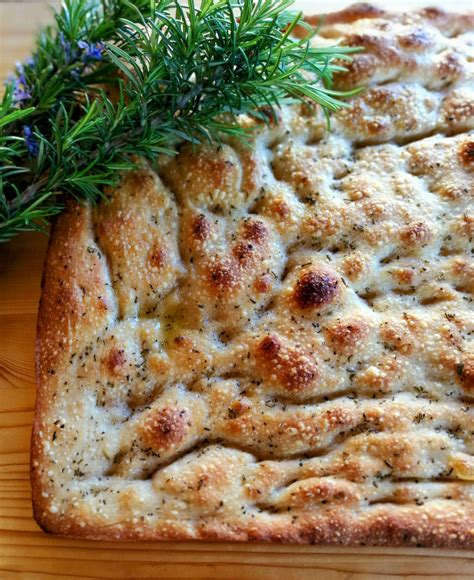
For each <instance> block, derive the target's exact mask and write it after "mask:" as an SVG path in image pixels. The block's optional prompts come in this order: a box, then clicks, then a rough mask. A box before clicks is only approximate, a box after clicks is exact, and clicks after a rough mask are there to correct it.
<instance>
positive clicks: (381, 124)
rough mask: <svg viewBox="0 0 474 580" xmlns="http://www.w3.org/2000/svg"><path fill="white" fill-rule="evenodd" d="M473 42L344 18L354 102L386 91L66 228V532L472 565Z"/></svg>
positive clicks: (263, 131) (53, 282)
mask: <svg viewBox="0 0 474 580" xmlns="http://www.w3.org/2000/svg"><path fill="white" fill-rule="evenodd" d="M313 21H314V23H316V22H317V21H318V19H317V18H314V19H313ZM473 28H474V23H473V17H472V15H450V14H446V13H444V12H441V11H439V10H434V9H426V10H422V11H419V12H415V13H411V14H405V15H399V14H398V15H397V14H392V13H387V12H385V11H382V10H380V9H378V8H374V7H371V6H368V5H355V6H353V7H350V8H348V9H347V10H344V11H342V12H340V13H336V14H333V15H328V16H327V18H326V19H325V21H324V25H323V26H322V27H321V29H320V31H319V35H318V37H317V38H316V39H315V42H316V43H320V44H327V43H329V44H334V43H336V42H342V43H343V44H349V45H362V46H364V48H365V51H364V52H363V53H360V54H357V55H356V56H355V59H354V62H353V63H352V65H351V67H350V70H349V73H348V75H347V76H341V77H340V78H339V79H336V83H337V85H338V87H342V88H347V87H348V86H354V85H359V84H362V85H365V86H366V87H367V89H366V90H365V91H364V92H363V93H362V94H360V95H358V96H356V97H354V98H352V99H351V101H350V106H349V107H348V108H347V109H345V110H343V111H341V112H340V113H337V114H335V115H334V116H333V118H332V131H331V132H328V130H327V128H326V125H325V119H324V116H323V115H322V113H321V111H319V110H318V109H314V108H312V107H310V106H309V105H308V106H307V105H305V106H294V107H291V108H286V109H284V110H282V111H281V113H280V116H281V118H280V120H279V121H280V122H279V123H278V125H277V126H273V127H265V126H256V127H255V142H254V145H253V147H252V148H251V149H249V148H246V147H243V146H242V145H240V144H238V143H236V142H233V141H229V142H227V143H226V144H223V145H221V146H211V145H204V146H202V147H199V148H193V147H191V146H188V145H183V146H181V147H180V149H179V151H178V154H177V155H176V157H174V158H163V159H160V160H159V163H158V170H157V171H154V170H152V169H151V168H150V167H149V166H148V165H147V164H146V163H142V164H141V166H140V168H139V169H138V170H137V171H136V172H134V173H131V174H128V175H126V176H124V178H123V180H122V182H121V184H120V186H119V187H118V188H117V189H116V190H114V191H110V192H108V194H107V195H108V197H109V200H108V202H107V203H105V202H104V203H101V204H100V205H99V206H98V207H95V208H92V207H90V206H88V205H84V206H82V205H79V204H70V205H69V206H68V208H67V210H66V211H65V212H64V213H63V214H62V215H61V217H60V218H59V219H58V220H57V222H56V224H55V226H54V228H53V233H52V236H51V240H50V246H49V250H48V256H47V259H46V264H45V270H44V279H43V291H42V299H41V305H40V311H39V318H38V333H37V348H36V366H37V389H38V391H37V406H36V414H35V422H34V428H33V436H32V453H31V477H32V487H33V502H34V513H35V518H36V520H37V521H38V523H39V524H40V525H41V526H42V527H43V528H44V529H45V530H47V531H50V532H54V533H58V534H62V535H68V536H77V537H85V538H95V539H120V540H124V539H133V540H141V539H212V540H254V541H278V542H304V543H317V544H344V545H353V544H367V545H390V546H399V545H405V546H433V547H434V546H436V547H447V548H473V547H474V501H473V499H474V486H473V483H472V481H473V480H474V457H473V451H474V444H473V432H474V415H473V411H472V400H473V396H474V341H473V336H474V307H473V293H474V244H473V239H474V203H473V197H474V180H473V168H474V135H473V134H472V129H473V128H474V110H473V103H474V99H473V97H474V84H473V70H474V64H473V62H474V61H473V54H474V49H473V47H474V30H473ZM242 122H243V123H252V121H251V120H250V119H242Z"/></svg>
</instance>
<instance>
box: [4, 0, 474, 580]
mask: <svg viewBox="0 0 474 580" xmlns="http://www.w3.org/2000/svg"><path fill="white" fill-rule="evenodd" d="M422 3H423V2H421V4H422ZM297 4H298V6H299V7H302V8H304V9H306V10H308V11H310V12H316V11H322V10H325V9H326V10H327V9H328V6H330V7H331V8H332V9H335V8H339V7H341V6H342V5H343V4H344V2H340V1H338V0H334V1H333V2H328V0H325V1H324V2H320V3H318V4H317V3H316V2H314V3H313V2H298V3H297ZM416 4H418V5H419V4H420V2H416ZM407 5H408V6H413V5H415V2H409V1H407V0H399V1H398V2H397V7H400V8H402V7H406V6H407ZM469 6H471V2H470V1H465V0H463V1H459V0H458V2H457V3H456V9H458V10H461V9H463V8H464V9H468V7H469ZM48 18H49V12H48V9H47V7H46V3H45V2H0V81H3V79H4V78H5V77H6V74H7V71H8V70H9V69H11V68H12V65H13V64H14V63H15V61H17V60H20V59H22V58H24V57H25V56H26V55H27V53H28V50H29V49H30V47H31V44H32V39H33V33H34V31H35V29H36V28H37V27H38V26H39V23H41V22H45V21H47V20H48ZM46 246H47V239H46V238H45V237H44V236H41V235H36V234H25V235H22V236H19V237H17V238H16V239H15V240H14V241H13V242H11V243H9V244H6V245H3V246H0V578H1V579H4V578H5V579H6V578H13V577H15V578H18V577H21V578H35V579H42V578H53V577H56V578H61V579H62V578H183V577H186V578H261V579H266V578H268V579H270V578H271V579H276V580H279V579H281V580H297V579H298V580H299V579H308V578H318V577H324V578H325V580H333V579H337V580H339V579H348V578H354V579H356V578H382V577H383V578H384V579H387V580H388V579H390V578H400V577H406V578H410V577H415V576H416V577H418V578H427V577H430V578H453V579H454V578H455V579H462V578H465V579H467V578H473V577H474V555H473V554H472V553H466V552H448V551H440V550H424V549H423V550H422V549H386V548H380V549H373V548H372V549H370V548H365V549H362V548H356V549H347V548H333V549H331V548H317V547H311V546H288V545H286V546H268V545H261V544H258V545H257V544H225V543H215V544H212V543H191V542H186V543H175V542H173V543H136V544H133V543H111V542H87V541H77V540H70V539H63V538H55V537H51V536H48V535H46V534H44V533H43V532H41V530H40V529H39V528H38V526H37V525H36V523H35V522H34V520H33V518H32V513H31V501H30V487H29V474H28V469H29V467H28V454H29V441H30V431H31V421H32V417H33V407H34V396H35V384H34V364H33V350H34V340H35V325H36V313H37V307H38V299H39V294H40V282H41V272H42V267H43V260H44V255H45V251H46Z"/></svg>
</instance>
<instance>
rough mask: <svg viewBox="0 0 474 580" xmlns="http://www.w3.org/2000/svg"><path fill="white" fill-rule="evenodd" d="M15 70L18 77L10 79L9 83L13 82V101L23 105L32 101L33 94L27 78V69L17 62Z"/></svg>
mask: <svg viewBox="0 0 474 580" xmlns="http://www.w3.org/2000/svg"><path fill="white" fill-rule="evenodd" d="M15 69H16V74H17V76H16V77H15V76H13V77H9V81H10V82H13V87H14V88H13V101H14V102H15V103H21V102H22V101H26V100H28V99H31V93H30V90H29V87H28V83H27V82H26V78H25V67H24V66H23V64H22V63H21V62H17V63H16V67H15Z"/></svg>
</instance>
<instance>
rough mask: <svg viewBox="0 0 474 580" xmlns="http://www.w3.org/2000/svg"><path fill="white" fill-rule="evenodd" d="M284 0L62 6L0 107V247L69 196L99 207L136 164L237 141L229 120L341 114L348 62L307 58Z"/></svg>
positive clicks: (313, 54)
mask: <svg viewBox="0 0 474 580" xmlns="http://www.w3.org/2000/svg"><path fill="white" fill-rule="evenodd" d="M292 1H293V0H256V1H255V0H202V2H201V3H200V6H199V7H197V6H196V5H195V4H194V0H187V5H186V7H183V6H182V5H181V4H180V3H179V1H178V0H133V1H132V0H101V1H99V0H84V1H81V0H64V2H63V4H62V7H61V9H60V10H59V11H58V12H57V13H56V14H55V25H54V26H50V27H48V28H46V29H45V30H43V32H42V33H41V34H40V36H39V38H38V41H37V45H36V49H35V51H34V54H33V55H32V57H31V58H29V59H28V60H27V61H26V62H24V63H22V64H19V65H17V67H16V74H15V76H14V77H13V78H12V79H10V81H9V82H8V83H7V86H6V90H5V93H4V96H3V99H2V101H1V102H0V242H3V241H7V240H9V239H10V238H11V237H12V236H14V235H15V234H16V233H18V232H20V231H27V230H44V229H45V226H47V224H48V220H49V218H50V217H51V216H53V215H55V214H57V213H59V212H60V211H61V210H62V208H63V207H64V201H65V199H67V197H68V196H73V197H75V198H76V199H78V200H90V201H91V202H93V203H95V202H97V200H99V199H100V198H101V197H102V188H103V187H104V186H107V185H114V184H116V183H117V180H118V179H119V176H120V173H121V172H122V171H124V170H128V169H132V168H133V167H134V162H133V159H132V156H134V155H139V156H142V157H145V158H147V159H149V160H151V161H153V160H155V159H156V157H157V156H158V155H159V154H162V153H166V154H170V155H172V154H174V151H175V146H176V144H177V143H178V142H180V141H183V140H185V141H190V142H192V143H199V142H202V141H216V140H217V141H219V140H220V139H221V138H222V137H223V136H224V135H232V136H234V137H238V138H241V139H245V138H247V137H248V134H247V130H246V129H244V128H243V127H241V126H240V125H238V124H237V122H236V118H237V116H238V115H240V114H242V113H246V114H250V115H253V116H255V117H258V118H260V119H262V120H264V121H265V120H266V116H265V115H264V114H263V112H262V107H265V108H266V110H267V111H268V110H269V111H270V112H271V114H273V115H274V114H275V108H278V107H280V106H282V105H283V104H285V103H288V102H291V101H294V100H297V101H298V100H299V101H303V100H312V101H314V102H316V103H318V104H319V105H321V106H322V107H323V110H324V111H325V112H326V113H328V112H329V111H335V110H338V109H339V108H340V107H342V106H344V103H343V102H342V101H340V100H339V99H340V98H341V97H342V96H347V95H348V94H352V93H339V92H337V91H334V90H332V89H331V85H332V78H333V74H334V73H335V72H336V71H341V70H344V69H343V67H342V66H341V64H340V63H341V62H342V61H344V60H346V61H347V60H350V56H349V54H350V53H351V52H353V51H354V49H353V48H346V47H328V48H314V47H311V45H310V36H311V31H310V30H309V28H308V27H307V26H306V25H305V23H304V22H303V20H302V18H301V14H296V13H294V12H292V11H290V10H289V8H290V7H291V4H292ZM297 25H299V26H303V27H306V28H307V30H308V36H307V37H306V38H303V39H295V38H293V37H292V35H291V33H292V31H293V30H294V28H295V26H297ZM308 73H310V74H309V75H308Z"/></svg>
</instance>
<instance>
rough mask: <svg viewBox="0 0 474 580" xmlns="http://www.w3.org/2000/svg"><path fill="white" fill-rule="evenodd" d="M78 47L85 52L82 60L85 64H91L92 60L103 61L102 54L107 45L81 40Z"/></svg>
mask: <svg viewBox="0 0 474 580" xmlns="http://www.w3.org/2000/svg"><path fill="white" fill-rule="evenodd" d="M77 46H78V47H79V48H81V49H82V50H83V53H82V60H83V61H84V62H89V61H92V60H102V53H103V52H104V49H105V45H104V44H103V43H102V42H97V43H95V44H93V43H89V42H85V41H84V40H80V41H79V42H78V43H77Z"/></svg>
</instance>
